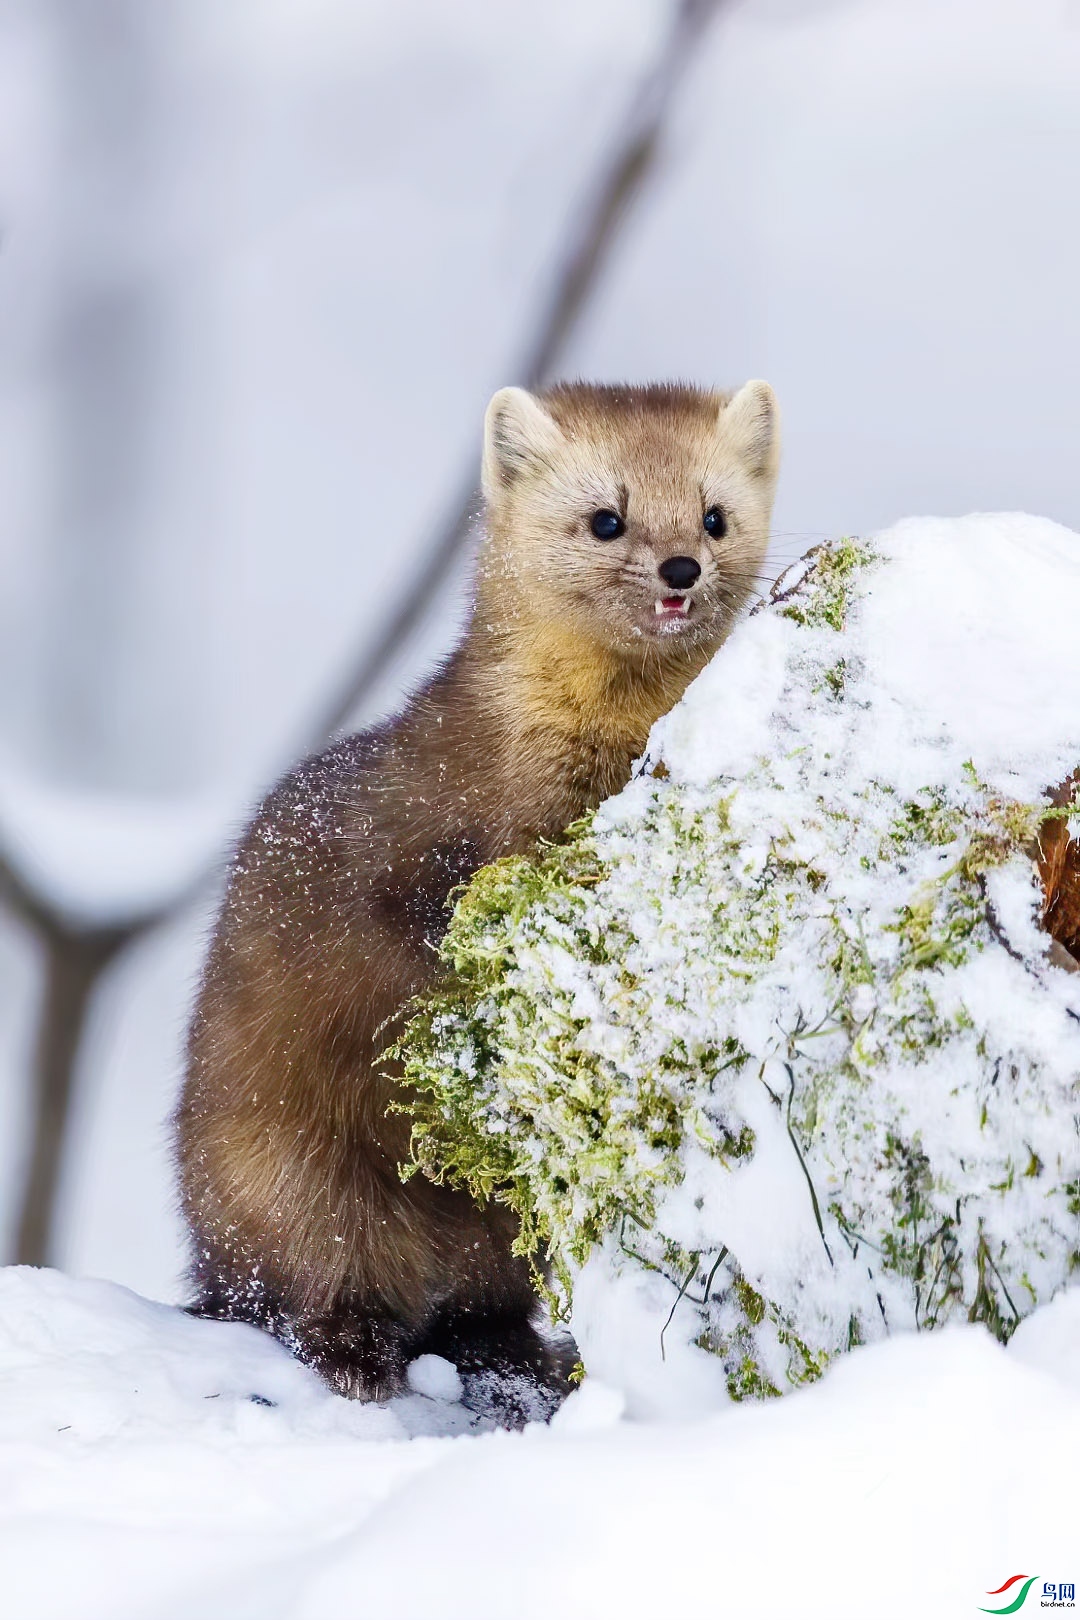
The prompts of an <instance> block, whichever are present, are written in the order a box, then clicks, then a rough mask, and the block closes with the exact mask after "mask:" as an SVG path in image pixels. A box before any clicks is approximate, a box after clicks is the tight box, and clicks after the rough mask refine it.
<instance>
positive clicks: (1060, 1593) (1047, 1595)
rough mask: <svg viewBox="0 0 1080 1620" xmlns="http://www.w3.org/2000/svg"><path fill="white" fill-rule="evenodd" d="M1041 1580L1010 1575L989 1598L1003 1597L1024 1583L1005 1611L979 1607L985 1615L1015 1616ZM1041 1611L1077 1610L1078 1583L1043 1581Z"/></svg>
mask: <svg viewBox="0 0 1080 1620" xmlns="http://www.w3.org/2000/svg"><path fill="white" fill-rule="evenodd" d="M1038 1579H1039V1577H1038V1576H1037V1575H1010V1576H1009V1578H1008V1580H1007V1581H1005V1582H1004V1583H1003V1584H1002V1585H1001V1586H995V1588H994V1590H993V1591H992V1592H988V1593H987V1594H986V1595H987V1597H1001V1596H1002V1595H1003V1594H1004V1593H1006V1592H1009V1591H1010V1590H1011V1589H1012V1588H1013V1587H1014V1586H1017V1585H1018V1583H1019V1582H1021V1581H1022V1582H1023V1585H1022V1586H1020V1589H1019V1591H1018V1592H1016V1593H1015V1594H1014V1595H1013V1596H1012V1598H1011V1600H1010V1601H1009V1602H1008V1603H1006V1605H1005V1607H1004V1608H1003V1609H987V1608H984V1607H983V1605H982V1604H980V1605H979V1607H980V1608H981V1609H982V1612H983V1614H1015V1613H1016V1612H1017V1610H1018V1609H1022V1608H1023V1606H1024V1602H1025V1600H1026V1598H1027V1595H1028V1593H1029V1592H1030V1591H1031V1588H1032V1587H1033V1586H1034V1585H1035V1582H1036V1581H1037V1580H1038ZM1039 1607H1040V1609H1075V1608H1076V1582H1075V1581H1043V1588H1042V1596H1041V1597H1040V1599H1039Z"/></svg>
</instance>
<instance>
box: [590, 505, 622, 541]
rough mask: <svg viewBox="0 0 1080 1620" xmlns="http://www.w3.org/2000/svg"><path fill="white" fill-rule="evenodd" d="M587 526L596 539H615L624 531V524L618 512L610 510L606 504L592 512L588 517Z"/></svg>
mask: <svg viewBox="0 0 1080 1620" xmlns="http://www.w3.org/2000/svg"><path fill="white" fill-rule="evenodd" d="M589 528H590V529H591V530H592V532H593V534H595V536H596V538H597V539H598V540H617V539H618V538H619V536H620V534H625V533H626V524H625V523H624V522H623V520H622V518H621V517H620V516H619V514H618V512H612V511H611V510H610V509H609V508H608V507H606V506H602V507H601V508H600V510H599V512H594V513H593V515H592V517H591V518H590V519H589Z"/></svg>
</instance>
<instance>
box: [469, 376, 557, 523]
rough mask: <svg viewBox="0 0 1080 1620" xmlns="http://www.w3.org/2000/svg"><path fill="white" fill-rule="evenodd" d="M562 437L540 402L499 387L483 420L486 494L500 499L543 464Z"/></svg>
mask: <svg viewBox="0 0 1080 1620" xmlns="http://www.w3.org/2000/svg"><path fill="white" fill-rule="evenodd" d="M561 443H562V434H561V433H560V431H559V429H558V427H557V426H556V424H555V423H554V422H553V421H552V419H551V417H550V416H549V415H548V413H547V411H545V409H544V407H543V406H542V405H541V403H540V401H539V400H538V399H536V398H534V396H533V395H532V394H529V393H527V392H526V391H525V389H524V388H500V389H499V392H498V393H497V394H496V395H495V396H494V398H493V399H492V401H491V404H490V405H489V406H488V408H487V415H486V416H485V417H484V465H483V485H484V494H485V495H486V496H487V498H488V500H489V501H494V500H497V499H498V497H499V495H501V494H502V493H503V492H504V491H505V490H506V489H507V488H509V486H510V485H511V484H512V483H513V481H514V479H515V478H516V477H517V476H518V474H519V473H521V472H523V471H524V470H525V469H526V468H527V467H529V466H530V465H532V464H533V463H535V462H537V461H543V460H544V459H545V458H546V457H547V456H548V455H549V454H550V453H551V452H552V451H553V450H555V449H557V448H558V446H559V445H560V444H561Z"/></svg>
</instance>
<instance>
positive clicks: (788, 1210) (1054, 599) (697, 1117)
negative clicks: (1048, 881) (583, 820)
mask: <svg viewBox="0 0 1080 1620" xmlns="http://www.w3.org/2000/svg"><path fill="white" fill-rule="evenodd" d="M1077 622H1080V538H1078V537H1077V536H1076V535H1075V534H1073V533H1071V532H1070V531H1068V530H1066V529H1063V528H1060V527H1058V526H1056V525H1054V524H1052V523H1048V522H1046V521H1044V520H1042V519H1039V518H1030V517H1026V516H1024V515H1022V514H989V515H974V516H971V517H968V518H964V519H953V520H944V519H934V518H928V519H918V520H914V519H913V520H909V521H907V522H905V523H903V524H900V525H898V526H896V527H895V528H893V529H891V530H888V531H886V532H885V533H883V534H881V535H878V536H875V537H873V539H872V540H867V541H864V542H858V543H854V542H837V543H834V544H830V545H828V546H826V547H824V548H822V549H821V550H820V551H819V552H818V553H817V554H816V556H815V558H814V560H813V565H812V567H811V568H810V570H809V571H807V570H805V569H800V570H798V571H797V572H796V574H795V576H794V580H793V581H787V580H781V582H780V585H779V586H778V587H777V591H776V593H775V599H774V600H772V601H771V602H770V603H769V604H768V605H767V606H766V607H765V608H764V609H763V610H762V611H757V612H755V613H754V614H752V615H751V616H750V617H749V618H748V619H747V620H746V621H745V622H744V623H743V624H741V625H739V626H738V627H737V628H736V630H735V631H734V633H733V634H732V636H731V638H730V640H729V641H728V643H727V644H726V645H725V646H724V647H723V648H721V650H720V651H719V652H718V654H717V655H716V657H715V658H714V659H713V660H712V662H711V664H710V665H709V666H708V667H707V668H706V669H705V670H704V671H703V673H702V674H701V675H700V677H699V678H698V679H697V680H696V681H695V682H694V683H693V684H692V685H691V687H690V688H689V689H688V691H687V692H686V694H685V696H684V698H683V699H682V701H681V702H680V703H679V704H678V705H677V706H676V707H675V709H674V710H673V711H672V712H671V714H670V715H668V716H667V717H665V718H664V719H662V720H661V721H659V723H658V724H657V725H656V727H655V728H654V730H653V734H652V736H651V738H650V739H649V743H648V750H647V754H646V757H645V760H644V763H643V765H642V767H641V768H640V769H639V771H638V772H637V774H636V777H635V779H634V780H633V781H631V783H630V784H629V786H628V787H627V788H626V789H625V790H624V791H623V792H622V793H620V794H618V795H616V796H615V797H614V798H612V799H610V800H608V801H607V803H606V804H604V805H603V806H601V807H600V810H599V811H598V813H597V815H596V818H595V821H594V824H593V826H592V827H591V828H589V827H585V828H584V829H582V830H581V831H579V832H578V833H577V834H575V835H574V837H573V838H571V840H570V841H569V842H568V844H567V845H566V846H565V848H564V850H563V851H562V852H558V851H557V852H556V853H555V855H553V856H549V857H546V858H545V859H546V861H547V863H548V864H547V865H546V866H545V865H541V866H539V867H535V866H534V867H524V868H521V869H518V875H517V876H516V877H515V876H513V875H511V874H510V873H507V874H506V876H505V878H504V877H503V876H502V875H501V874H498V873H496V874H493V875H488V874H484V873H481V874H479V875H478V877H477V878H476V880H475V882H474V885H473V888H472V890H471V891H469V892H467V893H466V895H465V897H464V899H463V901H462V903H461V905H460V906H459V907H458V910H457V912H456V914H455V917H454V920H453V922H452V924H451V931H450V940H449V946H448V957H449V958H450V959H452V960H453V962H454V963H455V967H456V969H457V978H456V980H455V986H456V988H455V989H454V990H453V992H452V1001H451V1002H448V1001H447V1000H446V998H443V999H441V1000H440V1002H439V1003H438V1007H437V1009H436V1014H435V1016H436V1017H437V1020H438V1024H437V1028H436V1025H435V1023H434V1022H431V1023H429V1022H426V1021H425V1020H424V1019H421V1020H420V1021H418V1022H417V1023H416V1024H415V1025H414V1026H413V1028H412V1029H411V1030H410V1031H409V1032H407V1034H406V1039H405V1054H406V1059H407V1063H408V1068H407V1072H408V1075H409V1078H410V1080H412V1081H414V1082H415V1083H416V1085H417V1086H418V1087H419V1092H420V1102H419V1105H418V1109H419V1112H418V1126H417V1130H418V1133H419V1135H418V1137H417V1138H416V1139H417V1140H418V1141H419V1143H420V1153H421V1158H422V1163H423V1164H424V1166H425V1168H426V1169H428V1170H429V1171H434V1172H438V1171H439V1169H440V1168H442V1167H444V1166H446V1165H448V1164H449V1165H453V1164H455V1163H462V1162H464V1163H467V1164H469V1165H475V1166H476V1167H477V1168H476V1170H475V1171H472V1170H470V1174H475V1176H476V1181H477V1184H485V1183H488V1184H490V1181H491V1178H495V1183H496V1184H497V1185H499V1186H500V1187H501V1188H502V1190H503V1193H504V1196H507V1197H508V1198H509V1200H510V1201H511V1203H512V1207H514V1208H515V1209H517V1211H518V1213H519V1214H520V1215H521V1216H522V1217H523V1219H524V1220H525V1221H526V1230H529V1229H530V1226H529V1223H539V1230H540V1232H541V1234H542V1236H543V1238H544V1240H545V1242H546V1243H548V1244H549V1246H550V1250H551V1254H552V1258H553V1263H554V1268H555V1279H556V1283H555V1286H556V1290H557V1292H558V1293H559V1294H560V1296H561V1298H562V1300H563V1303H564V1305H568V1306H570V1307H571V1310H572V1314H571V1324H572V1329H573V1332H574V1336H575V1338H576V1339H577V1342H578V1345H579V1348H580V1350H581V1353H582V1358H583V1361H584V1364H585V1367H586V1369H587V1370H588V1371H589V1372H590V1373H592V1374H594V1375H596V1376H598V1377H600V1378H601V1379H603V1380H605V1381H606V1382H608V1383H611V1384H612V1385H614V1386H616V1387H617V1388H619V1389H620V1390H621V1391H623V1393H624V1394H625V1396H626V1399H627V1403H628V1411H629V1412H630V1414H631V1415H633V1416H637V1415H655V1414H657V1413H660V1412H664V1413H670V1414H675V1413H677V1412H679V1411H682V1410H684V1409H685V1408H686V1406H687V1404H688V1403H689V1404H690V1405H691V1406H694V1407H697V1408H699V1409H700V1408H703V1407H705V1406H710V1405H711V1406H715V1405H716V1404H718V1403H719V1402H722V1401H723V1400H724V1399H725V1387H726V1392H727V1394H728V1395H730V1396H731V1397H732V1398H734V1399H741V1398H745V1397H746V1396H748V1395H749V1396H754V1397H760V1396H761V1395H763V1394H766V1393H772V1394H781V1393H782V1392H785V1391H788V1390H790V1389H791V1388H792V1387H793V1386H798V1385H800V1384H802V1383H804V1382H810V1381H812V1380H813V1379H815V1378H817V1377H818V1376H819V1375H820V1373H821V1371H822V1369H823V1367H824V1365H825V1364H826V1362H827V1361H828V1360H829V1359H830V1358H832V1357H834V1356H838V1355H842V1354H844V1353H846V1352H847V1351H848V1349H849V1347H850V1346H851V1345H852V1344H866V1343H868V1342H871V1341H873V1340H875V1339H878V1338H880V1337H881V1336H883V1335H885V1334H895V1333H897V1332H900V1331H905V1330H910V1329H920V1330H922V1329H937V1328H940V1327H941V1326H942V1325H944V1324H945V1323H948V1322H950V1321H962V1320H968V1321H983V1322H986V1323H987V1325H988V1326H990V1328H991V1329H992V1331H993V1332H994V1333H995V1334H997V1336H998V1337H999V1338H1001V1339H1002V1341H1006V1340H1007V1339H1008V1338H1009V1336H1010V1334H1011V1333H1012V1332H1013V1331H1014V1330H1015V1328H1016V1326H1017V1324H1018V1323H1019V1322H1020V1321H1021V1320H1022V1319H1023V1317H1025V1316H1026V1315H1027V1314H1029V1313H1030V1312H1031V1311H1032V1309H1033V1308H1034V1307H1035V1306H1037V1305H1041V1304H1044V1303H1046V1302H1048V1301H1050V1300H1051V1299H1052V1298H1053V1297H1054V1295H1055V1294H1056V1293H1057V1292H1058V1291H1059V1290H1060V1289H1061V1288H1062V1287H1064V1286H1065V1284H1066V1282H1067V1281H1068V1279H1069V1278H1070V1276H1072V1275H1073V1273H1074V1271H1075V1256H1076V1254H1077V1253H1078V1252H1080V1203H1078V1188H1080V1108H1078V1102H1077V1091H1076V1076H1077V1074H1078V1073H1080V975H1077V974H1076V973H1075V972H1070V971H1067V970H1066V969H1065V968H1064V967H1063V966H1059V965H1057V964H1056V963H1053V962H1051V961H1049V960H1048V958H1047V945H1048V940H1047V936H1046V935H1045V934H1044V933H1042V932H1041V931H1040V929H1039V927H1038V926H1037V914H1038V906H1039V904H1040V901H1041V891H1040V890H1039V886H1038V882H1037V877H1036V873H1035V868H1034V865H1033V862H1032V859H1031V853H1030V850H1031V846H1032V845H1033V843H1034V841H1035V839H1036V837H1037V835H1038V831H1039V827H1040V824H1041V821H1042V819H1043V817H1044V815H1045V804H1046V800H1045V795H1046V794H1047V793H1048V792H1049V791H1050V790H1051V789H1052V788H1054V787H1055V786H1056V785H1057V784H1058V783H1060V782H1062V781H1063V780H1064V779H1065V778H1066V777H1068V776H1069V775H1070V773H1071V772H1073V771H1074V770H1075V769H1076V768H1077V767H1078V766H1080V671H1078V670H1077V668H1076V660H1075V637H1074V636H1072V635H1071V634H1070V627H1071V626H1073V625H1075V624H1076V623H1077ZM954 625H955V626H956V631H955V635H954V633H953V626H954ZM661 767H662V769H661ZM552 861H554V862H556V863H557V864H556V865H554V866H552V864H551V863H552ZM558 863H561V864H558ZM545 873H553V874H554V875H553V876H550V877H546V876H545V875H544V874H545ZM503 882H505V887H504V888H502V889H501V890H500V889H499V887H498V885H499V883H503ZM474 931H475V938H474ZM1067 960H1068V958H1067V957H1066V961H1067ZM474 964H476V971H475V973H474V970H473V965H474ZM466 1056H468V1058H469V1064H467V1063H466V1062H465V1057H466ZM470 1064H471V1067H470V1066H469V1065H470ZM710 1354H711V1356H712V1358H713V1362H714V1365H712V1366H710V1365H709V1359H708V1358H709V1355H710ZM721 1372H722V1374H723V1376H722V1377H721V1376H720V1373H721Z"/></svg>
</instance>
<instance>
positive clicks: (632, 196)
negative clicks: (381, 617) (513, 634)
mask: <svg viewBox="0 0 1080 1620" xmlns="http://www.w3.org/2000/svg"><path fill="white" fill-rule="evenodd" d="M726 4H730V0H673V4H672V8H671V14H670V19H669V22H668V27H667V30H666V32H665V33H664V34H663V35H662V37H661V39H660V41H659V43H658V46H657V50H656V54H655V55H654V57H653V59H652V61H651V62H650V63H649V64H648V66H647V67H646V69H645V72H644V74H643V75H642V77H641V78H640V80H639V81H638V83H637V84H636V85H635V87H634V89H633V91H632V93H631V95H630V97H629V100H628V102H627V104H626V107H625V108H624V110H623V114H622V117H621V118H620V120H619V123H618V125H617V127H616V131H615V134H614V136H613V138H612V140H611V142H610V144H609V146H608V147H607V148H606V150H605V151H604V152H603V153H602V154H601V157H600V161H599V165H598V167H597V172H596V174H595V176H594V177H593V179H592V181H591V183H590V184H589V185H588V187H587V188H586V190H585V192H584V194H583V196H582V198H581V200H580V202H579V204H578V206H577V208H576V210H575V211H574V212H573V213H572V214H571V217H570V220H569V222H568V225H567V230H566V235H565V238H564V240H563V242H562V244H561V246H560V248H559V251H558V253H557V255H556V258H555V263H554V266H553V268H552V271H551V276H550V280H549V284H548V286H547V288H546V290H545V292H544V294H543V295H542V297H541V299H540V303H539V310H538V313H537V315H536V318H535V325H534V328H533V330H532V332H531V333H529V334H528V336H527V337H526V339H525V342H524V343H523V345H522V353H521V356H520V358H519V360H518V362H517V364H516V366H515V367H514V368H513V370H514V375H513V376H512V378H509V379H505V380H508V381H515V382H519V383H520V384H521V386H522V387H523V388H542V387H543V386H544V384H545V383H548V382H550V381H551V380H552V377H553V375H554V372H555V369H556V367H557V366H558V364H559V362H560V361H561V359H562V356H563V354H564V353H565V351H566V347H567V344H568V343H569V341H570V339H571V337H572V336H573V334H574V330H575V328H576V327H577V325H578V322H579V321H580V319H581V316H582V314H583V313H584V310H585V307H586V305H587V304H588V302H589V299H590V298H591V296H592V294H593V292H594V291H595V289H596V286H597V283H598V281H599V279H600V276H601V274H602V273H603V270H604V267H605V265H606V264H607V262H608V260H609V258H610V256H611V252H612V249H613V248H614V247H615V244H616V241H617V240H618V237H619V235H620V233H621V231H622V228H623V226H624V224H625V222H626V218H627V216H628V214H629V212H630V209H631V208H632V206H633V205H634V203H635V202H636V201H637V200H638V198H639V197H640V195H641V192H642V189H643V187H644V184H645V181H646V180H647V179H648V178H649V176H650V175H651V173H652V171H653V169H654V168H655V166H656V161H657V158H658V156H659V153H660V148H661V143H662V137H663V133H664V127H665V124H666V122H667V119H668V116H669V114H670V112H671V108H672V105H673V104H674V101H675V96H676V93H677V91H678V89H679V86H680V84H681V83H682V80H683V77H684V75H685V73H686V70H687V68H688V66H689V65H690V62H691V60H692V58H693V53H694V49H695V47H696V46H697V45H698V44H700V42H701V39H702V37H703V35H704V34H705V31H706V29H707V28H708V27H709V25H710V23H712V21H713V20H714V19H715V17H716V16H717V15H718V13H719V12H720V11H721V10H722V9H723V8H724V6H725V5H726ZM476 459H479V458H478V457H477V458H476ZM480 505H481V501H480V490H479V487H478V485H477V482H476V471H475V461H470V464H469V466H468V467H467V468H466V469H465V472H464V475H463V477H462V481H461V493H460V494H459V496H458V499H457V501H456V502H455V503H454V504H453V505H452V506H450V507H449V516H448V517H447V520H446V523H445V525H444V526H443V528H442V529H441V530H440V531H439V533H438V535H437V537H436V539H435V542H434V544H433V545H432V546H431V549H430V551H429V552H428V554H427V556H426V557H425V558H424V562H423V565H422V567H421V568H420V569H418V571H417V577H418V578H419V579H420V580H422V582H423V583H422V585H421V587H420V589H419V590H417V591H415V592H409V593H407V594H406V596H405V597H404V598H403V600H402V602H401V603H400V605H399V607H398V609H397V611H396V613H394V614H392V615H391V617H390V618H389V619H388V620H387V622H386V624H385V625H384V627H383V629H382V630H381V631H380V633H379V634H378V636H377V637H376V638H375V640H373V641H372V642H370V643H369V644H368V645H367V646H366V647H364V648H363V650H362V652H361V654H360V657H359V659H358V660H357V662H356V664H355V665H354V667H353V668H352V669H351V670H350V671H349V672H348V674H347V675H346V678H345V680H344V681H343V682H342V684H341V686H340V688H339V689H338V691H337V692H336V693H335V694H334V696H333V697H332V698H331V700H330V702H329V703H328V704H327V706H326V709H325V711H324V713H323V715H322V719H321V722H320V724H318V725H317V726H316V728H315V735H316V737H317V739H318V740H319V741H322V739H323V738H325V737H329V736H331V735H332V734H333V733H334V732H335V731H337V730H339V729H340V728H341V727H342V726H343V725H345V724H346V722H347V721H348V719H349V717H350V716H351V715H352V714H353V713H354V712H355V710H356V709H358V708H359V707H360V705H361V704H362V703H363V702H364V701H365V699H366V698H368V697H370V695H371V693H372V691H373V689H374V687H375V685H376V683H377V682H378V680H379V678H380V676H381V675H382V673H383V671H384V670H385V669H386V666H387V664H388V663H389V662H390V660H391V658H393V656H394V654H395V653H397V652H399V651H400V649H401V647H402V646H403V645H404V643H405V642H406V641H408V639H409V638H410V636H412V635H413V634H414V632H415V631H416V630H417V629H418V628H419V626H420V625H421V624H422V623H423V621H424V618H425V617H426V615H427V613H428V611H429V610H430V608H431V605H432V603H433V602H434V600H435V598H436V597H437V596H438V594H439V591H440V590H441V589H442V587H443V585H444V584H445V583H446V581H447V580H448V579H449V577H450V574H451V572H452V570H453V567H454V565H455V563H456V562H457V561H458V558H459V557H460V556H461V554H462V552H463V551H464V550H465V547H466V545H467V543H468V540H469V536H470V533H471V532H472V528H473V524H474V522H475V521H476V519H477V517H478V516H479V513H480Z"/></svg>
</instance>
